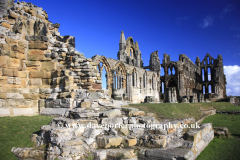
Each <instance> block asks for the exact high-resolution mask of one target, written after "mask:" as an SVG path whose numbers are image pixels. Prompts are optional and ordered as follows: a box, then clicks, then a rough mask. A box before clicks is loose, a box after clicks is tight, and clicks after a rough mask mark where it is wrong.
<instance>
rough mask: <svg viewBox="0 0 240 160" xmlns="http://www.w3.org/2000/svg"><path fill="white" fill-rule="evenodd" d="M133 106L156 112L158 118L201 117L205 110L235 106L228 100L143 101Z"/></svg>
mask: <svg viewBox="0 0 240 160" xmlns="http://www.w3.org/2000/svg"><path fill="white" fill-rule="evenodd" d="M130 106H131V107H135V108H139V109H140V110H142V111H145V112H146V113H154V114H155V117H156V118H157V119H162V118H189V117H192V118H194V119H200V118H202V117H203V116H204V115H203V112H202V111H203V110H210V109H222V108H226V107H234V105H232V104H231V103H228V102H209V103H141V104H130Z"/></svg>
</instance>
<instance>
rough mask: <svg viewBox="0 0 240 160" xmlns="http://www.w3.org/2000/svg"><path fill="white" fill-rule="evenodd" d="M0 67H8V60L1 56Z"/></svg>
mask: <svg viewBox="0 0 240 160" xmlns="http://www.w3.org/2000/svg"><path fill="white" fill-rule="evenodd" d="M0 67H7V58H6V57H4V56H0Z"/></svg>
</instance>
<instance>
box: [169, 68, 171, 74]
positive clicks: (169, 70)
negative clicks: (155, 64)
mask: <svg viewBox="0 0 240 160" xmlns="http://www.w3.org/2000/svg"><path fill="white" fill-rule="evenodd" d="M168 75H171V70H170V67H168Z"/></svg>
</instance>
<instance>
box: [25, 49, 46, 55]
mask: <svg viewBox="0 0 240 160" xmlns="http://www.w3.org/2000/svg"><path fill="white" fill-rule="evenodd" d="M44 54H45V52H44V50H40V49H29V50H28V55H44Z"/></svg>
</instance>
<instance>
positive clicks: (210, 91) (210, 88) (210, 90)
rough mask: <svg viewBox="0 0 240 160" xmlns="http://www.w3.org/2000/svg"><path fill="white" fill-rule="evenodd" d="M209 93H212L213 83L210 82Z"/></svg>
mask: <svg viewBox="0 0 240 160" xmlns="http://www.w3.org/2000/svg"><path fill="white" fill-rule="evenodd" d="M208 93H212V85H211V84H209V86H208Z"/></svg>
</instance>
